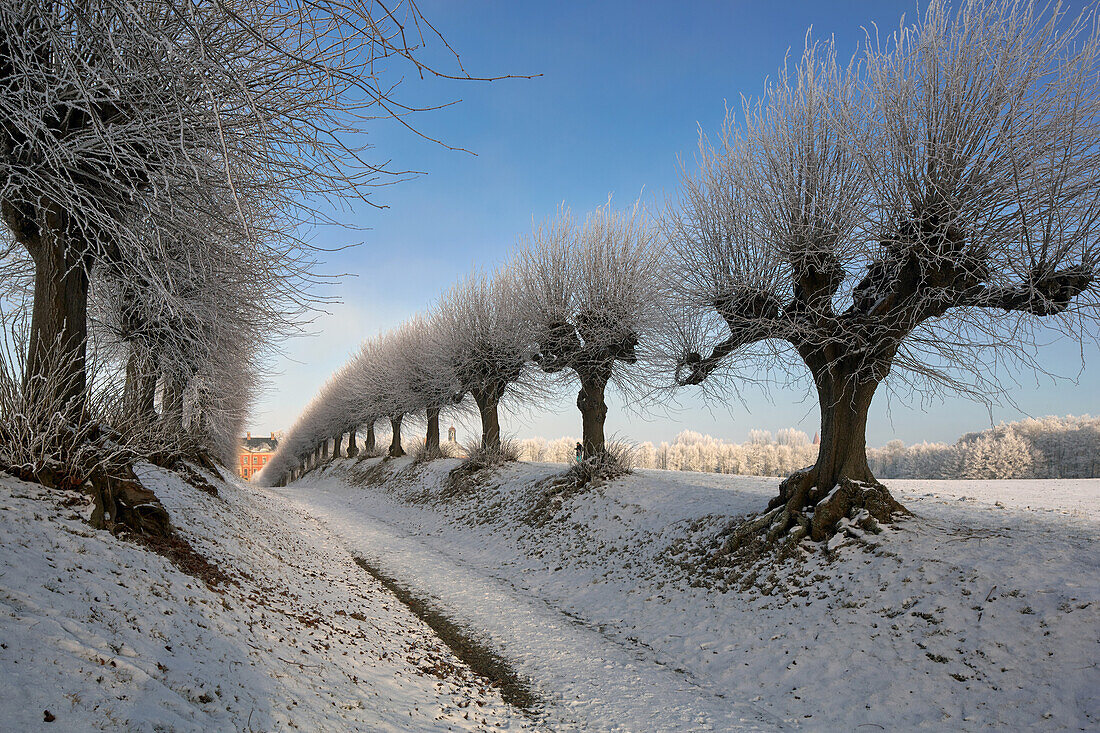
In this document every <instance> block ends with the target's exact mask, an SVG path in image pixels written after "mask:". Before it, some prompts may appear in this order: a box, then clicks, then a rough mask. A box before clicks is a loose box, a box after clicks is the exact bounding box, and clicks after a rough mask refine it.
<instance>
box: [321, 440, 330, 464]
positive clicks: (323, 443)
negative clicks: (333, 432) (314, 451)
mask: <svg viewBox="0 0 1100 733" xmlns="http://www.w3.org/2000/svg"><path fill="white" fill-rule="evenodd" d="M320 460H322V461H327V460H328V438H325V439H324V440H322V441H321V457H320Z"/></svg>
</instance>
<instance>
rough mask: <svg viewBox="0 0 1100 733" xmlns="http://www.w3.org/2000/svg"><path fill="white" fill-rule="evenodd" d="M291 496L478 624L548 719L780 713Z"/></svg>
mask: <svg viewBox="0 0 1100 733" xmlns="http://www.w3.org/2000/svg"><path fill="white" fill-rule="evenodd" d="M287 498H289V499H291V500H292V501H294V502H295V503H297V504H298V505H299V506H301V507H302V508H303V509H305V510H306V511H307V512H309V513H311V514H313V515H315V516H317V517H318V518H319V519H322V520H323V521H324V522H325V523H326V524H327V525H328V526H329V528H330V530H332V531H333V532H334V533H335V534H336V535H337V536H338V537H339V539H340V540H341V541H342V542H343V543H344V544H345V545H346V546H347V547H348V549H349V551H350V552H352V553H353V554H359V555H362V556H364V557H367V558H369V559H370V561H371V562H372V563H376V564H377V565H378V566H379V567H380V568H382V569H383V570H384V571H385V572H386V573H387V574H389V575H391V576H393V577H394V578H395V579H397V580H398V581H400V582H401V583H402V584H403V585H405V586H406V587H407V588H408V589H409V590H410V592H412V593H414V594H416V595H419V596H421V597H423V598H424V599H425V600H427V601H430V602H431V603H432V605H434V606H435V607H437V608H439V609H440V610H442V611H445V612H446V613H448V614H449V615H450V616H451V617H452V618H453V619H455V620H456V621H458V622H461V623H463V624H465V625H466V626H468V627H470V628H472V629H474V630H476V631H477V632H479V633H480V634H481V635H482V636H483V637H484V638H485V639H486V640H487V641H488V643H490V644H491V645H492V646H493V647H495V648H496V649H497V650H499V652H500V653H501V654H502V655H503V656H504V657H506V658H507V659H508V660H509V661H511V662H513V663H514V664H515V666H516V668H517V670H519V671H521V672H522V673H524V674H526V675H528V676H529V677H530V678H531V679H532V681H533V683H534V685H535V686H536V687H537V688H538V690H539V691H540V693H541V694H542V696H543V698H544V699H546V700H547V701H548V705H547V708H546V709H545V711H544V714H545V717H546V722H547V723H548V724H550V725H552V726H553V727H554V728H555V729H562V728H563V727H574V728H577V729H585V730H588V729H594V730H607V731H651V730H660V731H675V730H693V731H694V730H716V731H725V730H776V729H780V728H782V727H783V726H782V724H781V722H780V721H779V720H778V719H776V718H775V717H774V716H772V715H770V714H769V713H767V712H765V711H762V710H760V709H758V708H757V707H755V706H753V705H751V704H749V703H744V702H738V701H733V700H730V699H728V698H725V697H723V696H722V695H721V693H719V692H718V691H716V690H713V689H709V688H707V687H705V686H703V685H701V684H699V683H698V682H697V681H695V680H693V679H691V678H689V677H688V676H686V675H684V674H682V673H677V672H675V671H673V670H672V669H671V668H669V667H667V666H664V665H663V664H662V663H660V662H659V661H656V660H655V659H652V658H647V655H646V654H645V653H644V651H643V649H641V648H634V649H630V648H626V647H624V645H623V643H622V642H621V641H620V640H617V639H612V638H609V637H607V636H605V635H604V634H602V633H600V632H599V631H598V630H597V629H596V628H594V627H593V626H591V625H589V624H587V623H585V622H583V621H581V620H579V619H577V618H575V617H571V616H570V615H568V614H566V613H564V612H563V611H561V610H559V609H556V608H554V607H553V606H552V605H550V604H549V603H548V602H546V601H544V600H542V599H539V598H532V597H531V596H528V595H524V594H522V593H521V592H519V591H518V590H517V589H516V588H515V587H514V586H512V585H511V583H505V582H502V581H501V580H500V579H497V578H493V577H491V576H488V575H487V574H486V573H485V572H484V571H480V570H478V569H477V568H474V567H471V566H469V565H466V564H464V563H462V562H461V561H458V560H456V559H454V558H451V557H449V556H447V555H446V554H444V553H442V552H440V551H438V550H436V549H434V548H432V547H430V546H429V545H427V544H425V543H424V542H423V541H422V540H420V539H419V538H417V537H415V536H411V535H409V534H407V533H405V532H403V531H402V530H400V529H398V528H396V527H394V526H393V525H390V524H389V523H387V522H385V521H384V520H381V519H379V518H378V517H375V516H372V515H370V514H367V513H365V512H363V511H362V510H361V509H360V508H358V507H356V508H354V509H353V508H351V507H347V506H346V505H345V506H339V507H336V506H328V505H327V503H326V502H324V501H323V499H322V498H321V495H320V492H318V493H316V494H314V495H313V496H311V497H308V498H307V497H303V496H295V497H290V496H288V497H287Z"/></svg>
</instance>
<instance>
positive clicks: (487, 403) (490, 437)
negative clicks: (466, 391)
mask: <svg viewBox="0 0 1100 733" xmlns="http://www.w3.org/2000/svg"><path fill="white" fill-rule="evenodd" d="M472 394H473V396H474V402H476V403H477V411H478V414H479V415H481V447H482V448H486V449H491V450H500V416H499V415H498V411H497V406H498V405H499V404H500V396H499V395H498V394H497V393H496V391H495V390H491V389H486V390H474V391H472Z"/></svg>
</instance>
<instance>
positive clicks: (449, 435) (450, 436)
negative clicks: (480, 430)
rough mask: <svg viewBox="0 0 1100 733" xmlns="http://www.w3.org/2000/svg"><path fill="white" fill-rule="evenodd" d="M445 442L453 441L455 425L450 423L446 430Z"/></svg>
mask: <svg viewBox="0 0 1100 733" xmlns="http://www.w3.org/2000/svg"><path fill="white" fill-rule="evenodd" d="M447 442H449V443H454V442H455V426H454V425H452V426H451V427H450V429H448V430H447Z"/></svg>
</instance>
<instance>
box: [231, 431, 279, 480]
mask: <svg viewBox="0 0 1100 733" xmlns="http://www.w3.org/2000/svg"><path fill="white" fill-rule="evenodd" d="M278 447H279V438H278V437H276V433H272V434H271V437H270V438H253V437H252V433H245V436H244V438H242V439H241V450H240V456H239V457H240V460H239V461H238V466H237V473H239V474H240V476H241V478H244V479H250V478H252V477H253V476H254V475H256V474H257V473H259V472H260V469H262V468H263V467H264V466H266V465H267V462H268V461H269V460H271V456H273V455H274V454H275V449H276V448H278Z"/></svg>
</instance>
